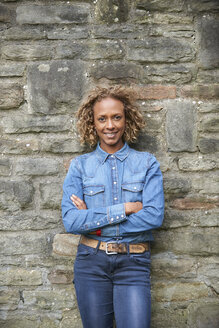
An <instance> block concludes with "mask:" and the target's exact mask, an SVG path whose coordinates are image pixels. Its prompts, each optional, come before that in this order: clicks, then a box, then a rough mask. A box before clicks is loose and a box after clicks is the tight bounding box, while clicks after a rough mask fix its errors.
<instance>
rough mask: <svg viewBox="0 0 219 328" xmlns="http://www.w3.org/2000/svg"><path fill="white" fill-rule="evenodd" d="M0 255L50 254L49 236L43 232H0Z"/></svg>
mask: <svg viewBox="0 0 219 328" xmlns="http://www.w3.org/2000/svg"><path fill="white" fill-rule="evenodd" d="M0 237H1V238H0V254H1V255H4V256H16V255H31V256H32V255H34V254H41V255H42V254H46V255H47V256H48V255H49V253H50V245H51V235H50V233H48V232H43V231H16V232H5V231H3V232H1V236H0Z"/></svg>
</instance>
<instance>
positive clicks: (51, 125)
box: [0, 115, 71, 134]
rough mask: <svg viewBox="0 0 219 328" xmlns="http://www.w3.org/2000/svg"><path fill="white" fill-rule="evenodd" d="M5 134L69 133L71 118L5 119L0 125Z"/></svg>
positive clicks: (28, 117)
mask: <svg viewBox="0 0 219 328" xmlns="http://www.w3.org/2000/svg"><path fill="white" fill-rule="evenodd" d="M0 124H1V126H2V129H3V131H4V132H5V133H9V134H11V133H28V132H62V131H69V129H70V125H71V122H70V118H69V116H67V115H57V116H55V117H54V116H53V117H51V116H33V115H25V116H20V115H19V116H18V115H14V116H10V117H4V118H3V119H2V122H1V123H0Z"/></svg>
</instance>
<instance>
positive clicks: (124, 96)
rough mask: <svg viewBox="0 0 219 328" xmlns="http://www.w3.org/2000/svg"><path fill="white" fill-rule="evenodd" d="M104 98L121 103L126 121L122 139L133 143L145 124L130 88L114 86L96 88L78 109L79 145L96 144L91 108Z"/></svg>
mask: <svg viewBox="0 0 219 328" xmlns="http://www.w3.org/2000/svg"><path fill="white" fill-rule="evenodd" d="M104 98H114V99H117V100H120V101H121V102H122V103H123V105H124V110H125V119H126V127H125V132H124V135H123V138H124V140H125V141H127V142H134V141H135V140H136V139H137V136H138V134H139V132H140V130H141V129H142V128H143V127H144V125H145V122H144V119H143V116H142V114H141V112H140V111H139V108H138V106H137V105H136V104H135V100H136V95H135V92H134V91H133V90H132V89H131V88H126V87H123V86H121V85H116V86H111V87H108V88H103V87H96V88H95V89H94V90H92V91H91V92H90V93H89V95H88V97H87V99H86V100H85V102H84V103H82V105H81V106H80V107H79V109H78V111H77V113H76V117H77V119H78V122H77V128H78V132H79V134H80V141H81V143H82V144H83V143H87V144H89V145H90V146H95V145H96V144H97V142H98V135H97V134H96V130H95V125H94V115H93V108H94V105H95V103H96V102H98V101H101V100H102V99H104Z"/></svg>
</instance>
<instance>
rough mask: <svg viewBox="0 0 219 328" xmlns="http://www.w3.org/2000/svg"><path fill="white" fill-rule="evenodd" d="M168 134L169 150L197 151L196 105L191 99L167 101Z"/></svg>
mask: <svg viewBox="0 0 219 328" xmlns="http://www.w3.org/2000/svg"><path fill="white" fill-rule="evenodd" d="M166 107H167V119H166V134H167V146H168V150H169V151H172V152H181V151H196V137H197V131H196V119H197V113H196V108H195V105H194V104H192V103H191V102H189V101H183V102H182V101H171V102H168V103H166Z"/></svg>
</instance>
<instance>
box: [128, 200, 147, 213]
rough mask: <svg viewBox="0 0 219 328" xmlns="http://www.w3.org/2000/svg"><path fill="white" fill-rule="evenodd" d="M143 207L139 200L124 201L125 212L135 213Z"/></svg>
mask: <svg viewBox="0 0 219 328" xmlns="http://www.w3.org/2000/svg"><path fill="white" fill-rule="evenodd" d="M142 208H143V205H142V203H141V202H128V203H125V214H126V215H130V214H132V213H137V212H138V211H140V210H141V209H142Z"/></svg>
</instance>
